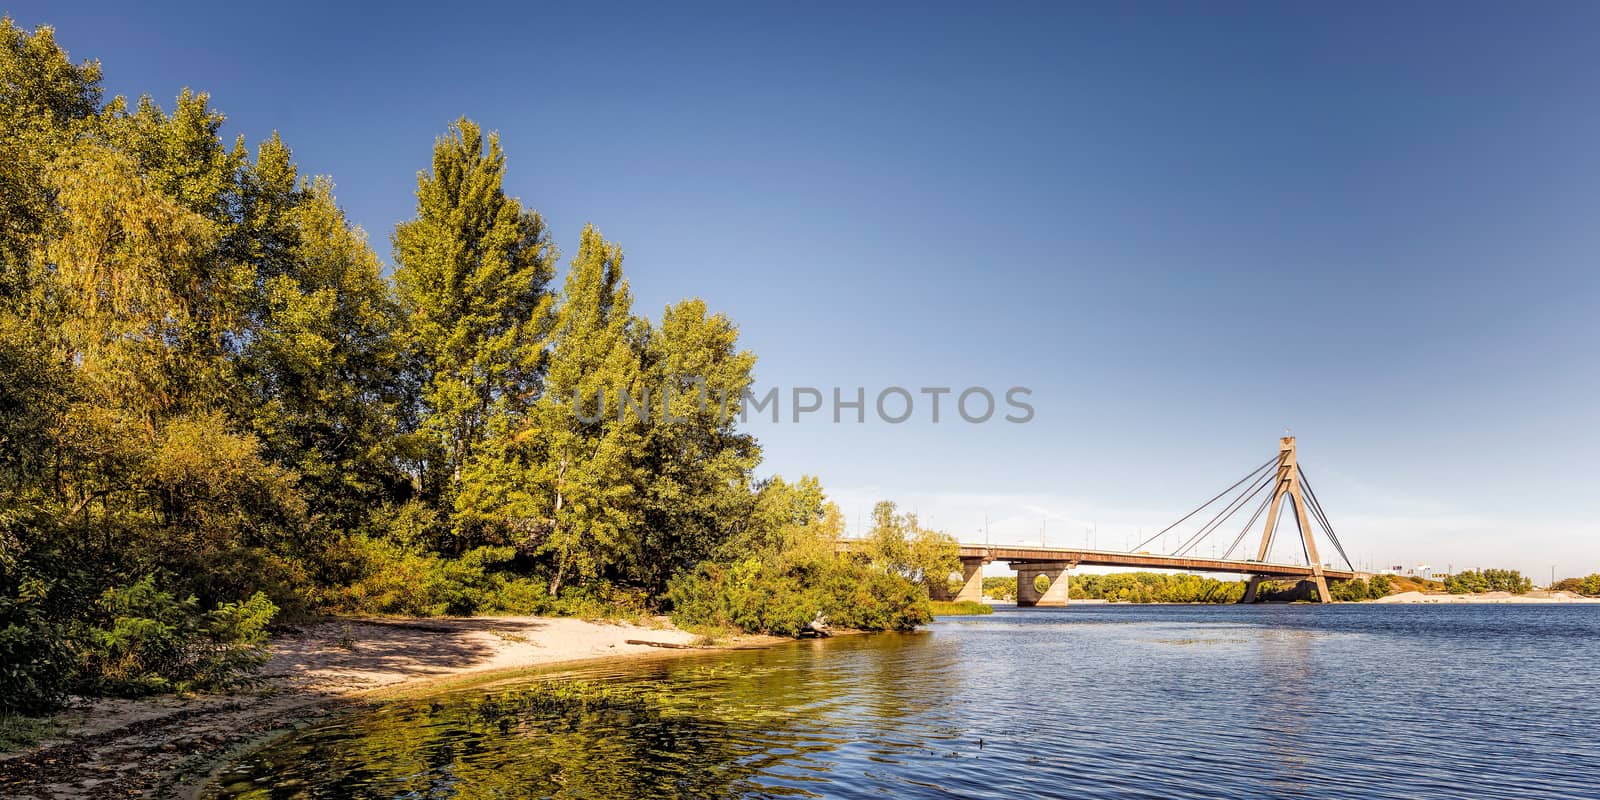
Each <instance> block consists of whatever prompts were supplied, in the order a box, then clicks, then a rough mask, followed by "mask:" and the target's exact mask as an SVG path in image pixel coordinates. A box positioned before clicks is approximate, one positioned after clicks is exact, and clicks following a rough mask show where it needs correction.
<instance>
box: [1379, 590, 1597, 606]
mask: <svg viewBox="0 0 1600 800" xmlns="http://www.w3.org/2000/svg"><path fill="white" fill-rule="evenodd" d="M1368 602H1372V603H1530V604H1537V603H1600V597H1584V596H1583V595H1581V594H1573V593H1572V592H1549V591H1543V590H1538V591H1532V592H1528V593H1527V594H1512V593H1510V592H1481V593H1479V594H1444V593H1442V592H1428V593H1423V592H1400V593H1399V594H1391V595H1389V596H1388V597H1380V598H1378V599H1376V600H1370V601H1368Z"/></svg>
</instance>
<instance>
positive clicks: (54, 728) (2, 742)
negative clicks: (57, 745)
mask: <svg viewBox="0 0 1600 800" xmlns="http://www.w3.org/2000/svg"><path fill="white" fill-rule="evenodd" d="M60 732H61V723H59V722H56V721H55V720H53V719H48V718H40V717H19V716H13V715H10V714H0V753H9V752H12V751H14V750H21V749H23V748H26V747H32V746H33V745H36V744H38V743H39V742H40V741H42V740H44V739H48V738H50V737H52V736H55V735H56V734H59V733H60Z"/></svg>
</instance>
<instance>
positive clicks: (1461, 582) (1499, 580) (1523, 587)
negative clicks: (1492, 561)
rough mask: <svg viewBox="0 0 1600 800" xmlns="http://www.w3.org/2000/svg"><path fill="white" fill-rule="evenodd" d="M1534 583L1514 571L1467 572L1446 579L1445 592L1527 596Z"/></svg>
mask: <svg viewBox="0 0 1600 800" xmlns="http://www.w3.org/2000/svg"><path fill="white" fill-rule="evenodd" d="M1532 588H1533V581H1532V580H1529V579H1528V578H1527V577H1525V576H1523V574H1522V573H1521V572H1518V571H1517V570H1514V569H1486V570H1482V571H1479V570H1466V571H1463V572H1459V573H1457V574H1455V575H1451V576H1450V577H1448V578H1445V579H1444V590H1445V591H1447V592H1449V593H1451V594H1477V593H1479V592H1510V593H1512V594H1525V593H1526V592H1527V591H1528V590H1529V589H1532Z"/></svg>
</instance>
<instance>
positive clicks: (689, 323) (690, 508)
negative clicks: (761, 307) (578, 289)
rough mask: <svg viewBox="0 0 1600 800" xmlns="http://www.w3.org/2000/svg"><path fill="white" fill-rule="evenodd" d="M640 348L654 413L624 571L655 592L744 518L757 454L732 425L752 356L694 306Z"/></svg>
mask: <svg viewBox="0 0 1600 800" xmlns="http://www.w3.org/2000/svg"><path fill="white" fill-rule="evenodd" d="M642 327H643V326H642ZM645 342H646V344H645V347H644V355H645V360H646V364H645V372H646V376H647V378H646V381H645V383H646V385H647V386H649V387H650V388H651V390H652V391H654V392H656V393H657V394H658V395H659V396H658V397H654V398H652V400H653V401H654V402H655V403H657V404H658V406H659V408H660V410H661V413H660V415H659V416H658V418H657V419H655V420H653V424H651V425H650V426H649V427H648V428H647V429H646V435H645V441H644V445H643V448H642V450H643V452H642V457H643V462H642V467H643V469H644V473H645V474H646V475H647V476H648V477H647V480H646V484H645V494H644V498H643V503H644V521H643V525H642V528H641V531H640V535H639V536H638V537H637V539H636V541H635V549H634V552H633V556H634V560H633V564H632V567H633V571H634V573H635V575H636V577H637V578H638V579H639V580H640V581H641V582H642V583H643V584H644V585H645V587H646V588H647V589H649V591H650V593H651V594H652V595H660V594H662V593H664V592H665V591H666V588H667V579H668V578H670V577H671V576H672V575H673V574H674V573H676V572H679V571H685V570H688V569H690V568H692V567H693V566H694V565H695V564H696V563H698V562H700V561H702V560H704V559H707V558H710V557H711V556H712V554H713V552H715V551H716V549H717V548H718V547H719V546H720V545H721V544H722V542H724V541H726V540H727V539H728V538H729V537H730V536H732V535H733V534H734V532H735V526H736V525H737V524H739V522H740V521H741V520H743V519H745V518H747V517H748V516H749V513H750V508H751V505H752V501H753V495H752V493H751V486H750V483H751V471H752V470H754V469H755V466H756V464H757V462H758V461H760V458H761V449H760V447H759V446H758V445H757V444H756V441H755V438H754V437H752V436H750V435H749V434H746V433H740V432H739V431H738V429H737V427H736V425H735V423H736V422H737V420H738V418H739V399H740V397H741V396H742V394H743V392H744V391H745V389H746V388H748V387H749V386H750V383H751V381H752V377H751V370H752V369H753V368H754V367H755V361H756V358H755V354H753V353H751V352H750V351H748V350H740V349H739V329H738V327H737V326H735V325H734V324H733V321H732V320H730V319H728V318H727V317H726V316H723V315H722V314H710V313H708V312H707V310H706V304H705V301H703V300H700V299H692V300H685V301H683V302H680V303H677V304H675V305H672V306H668V307H667V309H666V310H665V311H664V312H663V313H662V316H661V324H660V325H659V326H657V327H654V328H647V336H646V337H645Z"/></svg>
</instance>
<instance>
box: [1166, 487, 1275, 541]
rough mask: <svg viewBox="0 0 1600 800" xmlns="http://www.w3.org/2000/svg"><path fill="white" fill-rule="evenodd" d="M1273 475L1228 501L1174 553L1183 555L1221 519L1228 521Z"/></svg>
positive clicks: (1213, 528) (1214, 527)
mask: <svg viewBox="0 0 1600 800" xmlns="http://www.w3.org/2000/svg"><path fill="white" fill-rule="evenodd" d="M1272 477H1273V476H1272V475H1271V474H1268V475H1266V476H1263V477H1262V478H1261V479H1260V480H1259V481H1258V482H1257V485H1256V487H1255V488H1254V489H1250V490H1247V491H1245V492H1242V493H1241V494H1240V495H1239V496H1238V497H1236V498H1234V499H1233V500H1230V501H1228V504H1227V505H1226V506H1223V507H1222V510H1221V511H1218V512H1217V514H1216V516H1213V517H1212V518H1211V519H1210V520H1208V521H1207V522H1206V524H1204V525H1201V526H1200V530H1199V531H1196V532H1195V534H1194V535H1193V536H1191V537H1189V538H1188V539H1187V540H1185V541H1184V542H1183V543H1182V544H1180V545H1178V547H1177V549H1176V550H1173V551H1172V555H1174V556H1180V555H1183V552H1184V551H1185V550H1188V549H1189V548H1190V547H1192V546H1193V545H1196V544H1199V540H1201V539H1204V538H1205V537H1206V536H1207V535H1209V534H1210V532H1211V531H1213V530H1215V529H1216V524H1217V523H1218V522H1219V521H1221V522H1225V521H1227V519H1228V518H1229V517H1231V516H1233V513H1234V512H1235V511H1238V507H1239V506H1240V505H1242V504H1243V503H1247V502H1249V500H1250V498H1251V497H1254V496H1255V495H1256V493H1257V492H1259V491H1261V490H1262V489H1263V488H1265V487H1266V485H1267V484H1270V483H1271V482H1272ZM1241 501H1242V502H1241Z"/></svg>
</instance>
